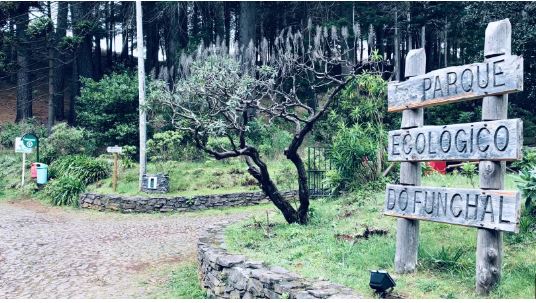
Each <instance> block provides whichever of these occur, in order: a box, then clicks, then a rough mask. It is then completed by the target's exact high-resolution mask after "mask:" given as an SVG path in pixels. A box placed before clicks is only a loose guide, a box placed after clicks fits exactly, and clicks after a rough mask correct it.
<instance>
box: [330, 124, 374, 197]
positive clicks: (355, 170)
mask: <svg viewBox="0 0 536 303" xmlns="http://www.w3.org/2000/svg"><path fill="white" fill-rule="evenodd" d="M377 135H378V134H377V133H375V132H374V130H373V129H372V128H362V127H361V126H360V125H358V124H356V125H354V126H353V127H350V128H347V127H341V129H340V130H339V131H338V133H337V135H336V136H335V138H334V140H333V147H332V152H331V155H332V162H333V165H334V166H335V169H336V170H337V173H333V172H332V173H330V174H328V176H330V177H331V178H333V179H332V180H330V181H329V183H330V184H331V186H332V187H334V188H335V189H336V190H337V191H340V190H353V189H357V188H359V187H361V186H364V185H365V184H366V183H367V182H370V181H375V180H377V179H378V178H379V175H380V174H379V172H378V167H377V161H378V157H377V151H378V150H379V149H382V148H383V147H382V146H379V145H378V143H377V142H378V141H377V140H375V139H374V138H375V136H377Z"/></svg>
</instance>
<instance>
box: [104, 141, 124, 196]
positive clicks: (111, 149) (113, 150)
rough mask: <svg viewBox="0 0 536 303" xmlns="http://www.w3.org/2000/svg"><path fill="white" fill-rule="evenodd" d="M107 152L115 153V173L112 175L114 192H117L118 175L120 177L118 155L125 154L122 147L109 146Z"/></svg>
mask: <svg viewBox="0 0 536 303" xmlns="http://www.w3.org/2000/svg"><path fill="white" fill-rule="evenodd" d="M106 151H107V152H109V153H113V155H114V172H113V175H112V188H113V190H114V192H116V191H117V177H118V176H117V175H118V166H119V164H118V155H119V154H120V153H122V152H123V148H122V147H120V146H109V147H107V148H106Z"/></svg>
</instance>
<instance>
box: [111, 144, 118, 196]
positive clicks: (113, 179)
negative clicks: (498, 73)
mask: <svg viewBox="0 0 536 303" xmlns="http://www.w3.org/2000/svg"><path fill="white" fill-rule="evenodd" d="M117 158H118V157H117V153H114V174H113V176H112V187H113V189H114V192H116V191H117V166H118V163H117Z"/></svg>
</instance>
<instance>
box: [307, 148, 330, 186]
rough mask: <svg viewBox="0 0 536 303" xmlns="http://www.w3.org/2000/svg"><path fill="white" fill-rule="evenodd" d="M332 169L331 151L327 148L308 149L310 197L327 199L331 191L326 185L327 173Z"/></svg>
mask: <svg viewBox="0 0 536 303" xmlns="http://www.w3.org/2000/svg"><path fill="white" fill-rule="evenodd" d="M330 169H331V150H330V149H329V148H325V147H308V148H307V181H308V187H309V196H310V197H325V196H329V195H330V190H329V189H328V188H327V187H326V186H325V184H324V178H325V177H326V172H327V171H328V170H330Z"/></svg>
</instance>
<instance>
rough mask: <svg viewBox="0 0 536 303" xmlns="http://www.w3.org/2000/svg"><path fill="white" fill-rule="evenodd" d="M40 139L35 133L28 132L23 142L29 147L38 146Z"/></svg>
mask: <svg viewBox="0 0 536 303" xmlns="http://www.w3.org/2000/svg"><path fill="white" fill-rule="evenodd" d="M38 142H39V141H37V137H36V136H35V135H34V134H26V135H24V136H23V137H22V144H24V146H26V147H27V148H36V147H37V145H38V144H39V143H38Z"/></svg>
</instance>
